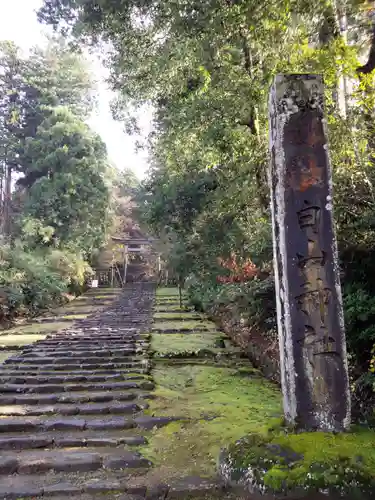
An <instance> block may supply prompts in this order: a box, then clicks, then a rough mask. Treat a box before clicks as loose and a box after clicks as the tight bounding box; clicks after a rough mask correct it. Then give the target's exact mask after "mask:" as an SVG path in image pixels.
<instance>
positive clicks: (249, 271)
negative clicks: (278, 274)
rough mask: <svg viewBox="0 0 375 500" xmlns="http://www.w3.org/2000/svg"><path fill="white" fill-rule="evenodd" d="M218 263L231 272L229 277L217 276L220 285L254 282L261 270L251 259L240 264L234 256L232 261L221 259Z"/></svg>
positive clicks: (231, 258)
mask: <svg viewBox="0 0 375 500" xmlns="http://www.w3.org/2000/svg"><path fill="white" fill-rule="evenodd" d="M218 261H219V264H220V265H221V266H222V267H223V268H224V269H227V270H228V271H230V275H229V276H217V278H216V280H217V282H218V283H243V282H244V281H250V280H252V279H253V278H254V277H255V276H257V274H258V273H259V269H258V268H257V267H256V265H255V264H254V263H253V262H252V261H251V260H250V259H248V260H246V261H244V262H241V263H239V262H238V261H237V258H236V256H235V255H234V254H232V255H231V257H230V259H227V260H224V259H222V258H221V257H220V258H219V259H218Z"/></svg>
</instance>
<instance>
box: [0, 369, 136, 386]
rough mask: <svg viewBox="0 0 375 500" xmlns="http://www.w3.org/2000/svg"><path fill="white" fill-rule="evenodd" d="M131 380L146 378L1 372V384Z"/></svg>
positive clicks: (123, 374)
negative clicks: (4, 373)
mask: <svg viewBox="0 0 375 500" xmlns="http://www.w3.org/2000/svg"><path fill="white" fill-rule="evenodd" d="M123 380H125V381H130V380H132V381H133V380H145V377H144V376H142V375H141V374H140V375H134V374H129V375H127V374H126V373H119V372H117V373H115V374H113V375H96V374H91V375H88V374H87V375H76V374H72V375H60V376H56V375H54V376H42V375H37V374H32V375H24V376H20V375H18V374H14V375H10V376H4V375H3V374H2V373H1V372H0V387H1V384H70V383H75V382H121V381H123Z"/></svg>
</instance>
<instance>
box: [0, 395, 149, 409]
mask: <svg viewBox="0 0 375 500" xmlns="http://www.w3.org/2000/svg"><path fill="white" fill-rule="evenodd" d="M154 397H155V396H154V395H153V394H150V393H149V392H145V391H136V392H134V391H129V392H117V391H104V392H72V393H66V392H64V393H59V394H15V395H6V396H0V405H7V406H11V405H29V406H30V405H47V404H48V405H53V404H82V403H105V402H108V401H134V400H135V399H140V400H144V399H153V398H154Z"/></svg>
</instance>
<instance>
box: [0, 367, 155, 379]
mask: <svg viewBox="0 0 375 500" xmlns="http://www.w3.org/2000/svg"><path fill="white" fill-rule="evenodd" d="M7 368H9V367H7ZM66 372H67V373H64V372H63V371H61V372H57V373H56V371H55V370H43V367H38V366H33V367H32V368H30V369H29V370H27V371H22V370H20V369H16V368H13V369H4V367H2V366H0V377H11V376H17V377H31V376H41V377H55V376H59V377H68V376H70V375H72V376H80V375H82V376H86V375H117V374H123V375H127V374H130V375H136V374H137V375H138V374H139V375H142V374H146V371H145V370H142V369H139V368H137V369H133V370H132V369H130V368H125V369H124V370H119V369H115V368H114V369H108V370H106V369H98V370H81V369H79V368H78V369H74V370H72V369H70V368H68V369H67V370H66Z"/></svg>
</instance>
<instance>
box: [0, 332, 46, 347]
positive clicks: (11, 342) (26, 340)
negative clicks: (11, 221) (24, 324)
mask: <svg viewBox="0 0 375 500" xmlns="http://www.w3.org/2000/svg"><path fill="white" fill-rule="evenodd" d="M45 338H46V335H35V334H31V335H30V334H29V335H28V334H25V335H3V336H1V337H0V346H4V347H8V346H23V345H27V344H32V343H33V342H36V341H37V340H43V339H45Z"/></svg>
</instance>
